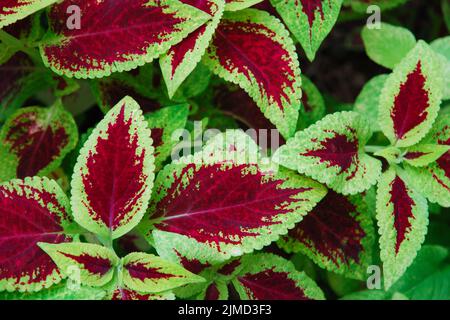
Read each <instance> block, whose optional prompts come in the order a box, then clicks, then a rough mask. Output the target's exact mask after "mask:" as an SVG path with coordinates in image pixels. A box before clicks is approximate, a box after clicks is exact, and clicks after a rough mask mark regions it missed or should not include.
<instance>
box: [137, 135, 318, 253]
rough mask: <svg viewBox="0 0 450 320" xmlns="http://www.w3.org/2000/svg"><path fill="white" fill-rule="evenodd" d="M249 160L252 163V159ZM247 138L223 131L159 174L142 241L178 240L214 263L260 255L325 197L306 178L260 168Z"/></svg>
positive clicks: (252, 142) (314, 183) (145, 220)
mask: <svg viewBox="0 0 450 320" xmlns="http://www.w3.org/2000/svg"><path fill="white" fill-rule="evenodd" d="M252 157H253V158H252ZM258 158H259V155H258V147H257V145H256V144H255V142H254V141H253V140H252V139H251V137H250V136H248V135H246V134H244V133H243V132H242V131H239V130H236V131H234V130H230V131H228V132H227V133H226V134H218V135H216V136H215V137H214V138H213V139H211V140H210V141H209V142H208V143H207V144H206V146H205V147H204V149H203V150H202V151H200V152H199V153H196V154H194V155H193V156H191V157H184V158H181V159H180V160H177V161H174V162H173V163H172V164H170V165H168V166H166V167H165V168H164V169H163V170H162V171H161V172H160V173H159V174H158V177H157V178H156V182H155V193H154V195H153V196H152V201H151V204H150V207H149V212H150V215H149V216H148V217H146V218H145V219H144V221H143V224H142V230H144V232H145V235H146V237H147V238H149V237H150V235H151V233H152V230H153V229H157V230H161V231H166V232H170V233H177V234H179V235H182V236H183V237H184V238H185V239H186V241H188V240H193V241H191V242H193V245H194V244H195V243H197V245H196V247H198V246H200V247H203V248H202V249H203V250H207V251H208V250H209V251H210V252H213V253H214V254H215V255H217V256H218V257H221V258H229V257H230V256H238V255H242V254H243V253H246V252H251V251H253V250H254V249H260V248H262V247H263V246H265V245H267V244H269V243H270V242H272V241H274V240H276V239H277V238H278V236H279V235H280V234H283V233H285V232H286V230H287V229H289V228H292V227H293V224H294V223H296V222H298V221H300V220H301V219H302V216H304V215H305V214H306V213H307V212H308V211H310V210H311V209H312V207H313V206H314V205H315V204H316V203H317V202H318V201H320V200H321V199H322V198H323V196H324V195H325V193H326V190H325V189H324V187H323V186H322V185H320V184H318V183H317V182H314V181H312V180H310V179H308V178H305V177H302V176H300V175H297V174H294V173H293V172H290V171H287V170H285V169H283V168H280V170H279V171H278V172H275V170H274V169H273V168H267V166H266V167H264V166H263V165H262V164H260V163H259V161H258Z"/></svg>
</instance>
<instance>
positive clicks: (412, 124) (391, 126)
mask: <svg viewBox="0 0 450 320" xmlns="http://www.w3.org/2000/svg"><path fill="white" fill-rule="evenodd" d="M437 61H438V60H437V59H436V54H435V53H434V52H433V50H431V49H430V47H429V46H428V45H427V44H426V43H425V42H423V41H419V42H418V43H417V45H416V46H415V47H414V49H413V50H411V51H410V52H409V53H408V55H407V56H406V57H405V58H404V59H403V60H402V61H401V62H400V63H399V64H398V65H397V66H396V67H395V69H394V72H393V73H392V74H391V75H390V76H389V78H388V79H387V80H386V82H385V85H384V88H383V91H382V92H381V96H380V106H379V110H378V112H379V118H378V121H379V125H380V128H381V130H382V131H383V133H384V134H385V136H386V137H388V139H389V140H390V141H391V143H392V144H393V145H395V146H397V147H408V146H411V145H413V144H415V143H417V142H418V141H419V140H421V139H422V138H423V137H424V136H425V135H426V134H427V133H428V131H429V130H430V128H431V126H432V124H433V122H434V120H435V119H436V117H437V113H438V111H439V105H440V103H441V98H442V73H441V71H440V69H439V63H438V62H437Z"/></svg>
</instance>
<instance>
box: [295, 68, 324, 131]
mask: <svg viewBox="0 0 450 320" xmlns="http://www.w3.org/2000/svg"><path fill="white" fill-rule="evenodd" d="M302 88H303V92H302V107H303V108H301V109H300V114H299V117H298V125H297V129H304V128H306V127H308V126H310V125H312V124H314V123H316V122H317V121H319V120H320V119H322V118H323V116H324V115H325V111H326V110H325V101H324V99H323V97H322V94H321V93H320V91H319V89H318V88H317V87H316V86H315V84H314V83H312V81H311V80H309V79H308V78H307V77H306V76H305V75H303V74H302Z"/></svg>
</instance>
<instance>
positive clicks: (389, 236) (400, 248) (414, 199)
mask: <svg viewBox="0 0 450 320" xmlns="http://www.w3.org/2000/svg"><path fill="white" fill-rule="evenodd" d="M377 221H378V227H379V233H380V257H381V261H382V262H383V274H384V286H385V288H386V290H387V289H389V287H390V286H391V285H392V284H393V283H394V282H395V281H397V279H399V278H400V277H401V276H402V274H403V273H404V272H405V270H406V268H407V267H408V266H409V265H410V264H411V263H412V261H413V260H414V258H415V256H416V254H417V251H418V250H419V249H420V247H421V245H422V242H423V241H424V239H425V235H426V233H427V225H428V207H427V202H426V200H425V198H424V197H423V196H422V195H421V194H420V193H419V192H417V191H416V190H415V189H413V188H412V187H411V186H410V183H409V182H408V181H407V180H406V179H405V175H404V174H403V172H401V171H400V169H396V168H394V167H391V168H390V169H388V170H387V171H386V172H385V173H383V175H382V176H381V178H380V181H379V183H378V193H377Z"/></svg>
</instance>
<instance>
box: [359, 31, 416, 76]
mask: <svg viewBox="0 0 450 320" xmlns="http://www.w3.org/2000/svg"><path fill="white" fill-rule="evenodd" d="M361 37H362V40H363V42H364V46H365V48H366V53H367V55H368V56H369V58H370V59H372V60H373V61H375V62H376V63H378V64H379V65H382V66H383V67H386V68H389V69H393V68H394V67H395V66H396V65H397V64H398V63H399V62H400V61H401V60H402V59H403V58H404V57H405V56H406V55H407V54H408V52H409V51H411V50H412V49H413V48H414V47H415V45H416V38H415V37H414V35H413V34H412V33H411V31H409V30H408V29H406V28H402V27H397V26H393V25H390V24H388V23H380V28H379V29H378V28H372V29H369V28H368V27H367V26H365V27H364V28H363V29H362V31H361Z"/></svg>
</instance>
